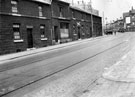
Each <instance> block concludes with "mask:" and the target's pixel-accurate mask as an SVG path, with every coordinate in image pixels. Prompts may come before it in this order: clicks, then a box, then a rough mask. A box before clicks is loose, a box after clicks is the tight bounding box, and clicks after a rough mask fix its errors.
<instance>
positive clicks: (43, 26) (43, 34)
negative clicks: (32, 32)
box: [40, 24, 46, 39]
mask: <svg viewBox="0 0 135 97" xmlns="http://www.w3.org/2000/svg"><path fill="white" fill-rule="evenodd" d="M40 37H41V39H43V38H46V27H45V25H42V24H41V25H40Z"/></svg>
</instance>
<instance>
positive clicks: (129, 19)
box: [123, 7, 135, 31]
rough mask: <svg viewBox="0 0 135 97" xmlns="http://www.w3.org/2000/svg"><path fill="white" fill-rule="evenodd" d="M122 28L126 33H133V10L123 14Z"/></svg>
mask: <svg viewBox="0 0 135 97" xmlns="http://www.w3.org/2000/svg"><path fill="white" fill-rule="evenodd" d="M123 19H124V28H125V29H126V30H127V31H135V9H133V7H132V9H131V10H129V12H125V13H123Z"/></svg>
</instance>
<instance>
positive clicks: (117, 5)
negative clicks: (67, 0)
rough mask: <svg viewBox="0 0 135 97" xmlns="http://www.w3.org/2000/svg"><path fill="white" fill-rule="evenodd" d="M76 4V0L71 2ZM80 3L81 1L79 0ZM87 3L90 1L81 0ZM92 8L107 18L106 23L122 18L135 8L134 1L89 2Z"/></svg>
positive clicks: (98, 0)
mask: <svg viewBox="0 0 135 97" xmlns="http://www.w3.org/2000/svg"><path fill="white" fill-rule="evenodd" d="M73 1H74V2H77V1H78V0H73ZM79 1H82V0H79ZM83 1H84V2H89V1H90V0H83ZM91 1H92V6H93V8H95V9H97V10H99V13H100V16H101V17H103V13H104V17H105V18H106V17H107V21H108V22H110V21H112V20H116V19H117V18H120V17H122V14H123V12H128V11H129V10H130V9H131V8H132V6H134V8H135V0H91Z"/></svg>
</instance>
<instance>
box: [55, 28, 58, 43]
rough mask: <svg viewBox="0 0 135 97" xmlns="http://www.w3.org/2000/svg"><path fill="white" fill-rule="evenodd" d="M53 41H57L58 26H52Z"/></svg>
mask: <svg viewBox="0 0 135 97" xmlns="http://www.w3.org/2000/svg"><path fill="white" fill-rule="evenodd" d="M54 36H55V42H58V26H54Z"/></svg>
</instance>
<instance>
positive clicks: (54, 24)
mask: <svg viewBox="0 0 135 97" xmlns="http://www.w3.org/2000/svg"><path fill="white" fill-rule="evenodd" d="M101 20H102V19H101V17H99V16H96V15H92V14H91V13H89V12H87V11H84V10H82V9H79V8H77V7H72V6H70V4H69V3H68V2H66V1H63V0H52V1H51V0H0V54H7V53H14V52H20V51H25V50H27V49H30V48H40V47H46V46H48V45H54V44H58V43H65V42H70V41H75V40H78V39H85V38H91V37H95V36H101V35H102V21H101Z"/></svg>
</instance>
